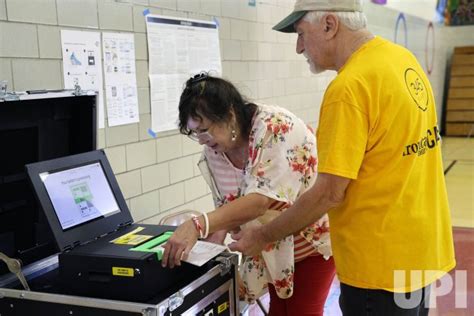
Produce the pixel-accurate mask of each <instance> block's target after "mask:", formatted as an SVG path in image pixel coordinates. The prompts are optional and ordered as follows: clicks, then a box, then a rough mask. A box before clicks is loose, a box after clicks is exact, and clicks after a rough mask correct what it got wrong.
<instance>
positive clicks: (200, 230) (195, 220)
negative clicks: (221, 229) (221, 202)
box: [192, 215, 207, 239]
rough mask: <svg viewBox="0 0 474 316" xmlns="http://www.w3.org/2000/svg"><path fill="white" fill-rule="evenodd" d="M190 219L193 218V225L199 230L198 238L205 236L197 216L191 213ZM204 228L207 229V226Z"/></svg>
mask: <svg viewBox="0 0 474 316" xmlns="http://www.w3.org/2000/svg"><path fill="white" fill-rule="evenodd" d="M192 220H193V223H194V227H196V230H197V231H198V232H199V238H201V239H203V238H205V237H204V235H203V232H202V226H201V223H199V219H198V217H197V216H196V215H193V217H192ZM206 230H207V228H206Z"/></svg>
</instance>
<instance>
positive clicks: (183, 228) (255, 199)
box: [162, 193, 274, 268]
mask: <svg viewBox="0 0 474 316" xmlns="http://www.w3.org/2000/svg"><path fill="white" fill-rule="evenodd" d="M273 202H274V200H273V199H271V198H269V197H267V196H264V195H262V194H258V193H250V194H248V195H245V196H242V197H240V198H238V199H236V200H234V201H232V202H230V203H227V204H225V205H223V206H221V207H219V208H217V209H216V210H214V211H212V212H210V213H207V215H208V217H209V233H213V232H216V231H219V230H227V231H228V230H231V229H233V228H235V227H237V226H240V225H241V224H244V223H247V222H249V221H251V220H253V219H255V218H257V217H259V216H261V215H263V214H264V213H265V211H266V210H267V209H268V207H269V206H270V205H271V204H272V203H273ZM199 222H200V223H201V225H202V227H203V229H204V230H205V229H206V227H205V221H204V217H203V216H200V217H199ZM198 238H199V232H198V231H197V230H196V227H195V226H194V223H193V221H192V220H188V221H186V222H184V223H183V224H181V225H180V226H179V227H178V228H176V230H175V232H174V234H173V235H172V236H171V237H170V239H169V240H168V242H167V243H166V245H165V246H164V248H165V251H164V253H163V259H162V266H163V267H166V266H168V265H169V267H170V268H173V267H174V266H175V265H178V266H179V265H181V259H184V258H186V257H187V255H188V254H189V251H191V249H192V247H193V246H194V244H195V243H196V241H197V239H198Z"/></svg>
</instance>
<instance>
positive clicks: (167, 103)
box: [146, 14, 222, 132]
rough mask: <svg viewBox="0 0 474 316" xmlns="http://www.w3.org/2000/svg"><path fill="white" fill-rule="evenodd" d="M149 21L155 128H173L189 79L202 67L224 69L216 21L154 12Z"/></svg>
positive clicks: (217, 70)
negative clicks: (180, 99) (173, 16)
mask: <svg viewBox="0 0 474 316" xmlns="http://www.w3.org/2000/svg"><path fill="white" fill-rule="evenodd" d="M146 24H147V38H148V56H149V76H150V102H151V122H152V130H153V131H154V132H162V131H168V130H173V129H176V128H177V120H178V103H179V97H180V95H181V92H182V90H183V87H184V84H185V82H186V80H187V79H189V77H190V76H192V75H194V74H196V73H199V72H201V71H211V74H213V75H215V76H220V75H221V73H222V66H221V56H220V47H219V34H218V29H217V24H216V23H215V22H210V21H197V20H190V19H178V18H172V17H165V16H159V15H152V14H149V15H147V16H146Z"/></svg>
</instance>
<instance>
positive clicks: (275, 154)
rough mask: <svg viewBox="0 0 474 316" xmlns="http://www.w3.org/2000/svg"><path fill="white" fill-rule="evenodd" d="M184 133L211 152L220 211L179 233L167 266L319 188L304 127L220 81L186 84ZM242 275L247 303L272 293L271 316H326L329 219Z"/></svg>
mask: <svg viewBox="0 0 474 316" xmlns="http://www.w3.org/2000/svg"><path fill="white" fill-rule="evenodd" d="M179 127H180V131H181V133H183V134H185V135H188V136H189V137H190V138H192V139H194V140H196V141H198V142H199V143H200V144H201V145H206V146H205V147H204V150H203V156H202V159H201V161H200V163H199V166H200V168H201V171H202V175H203V176H204V178H205V179H206V180H207V181H208V184H209V186H210V188H211V191H212V194H213V198H214V201H215V205H216V207H217V208H216V209H215V210H214V211H212V212H210V213H207V214H203V215H201V216H199V217H195V218H193V219H192V220H189V221H187V222H185V223H183V224H182V225H181V226H179V227H178V228H177V229H176V231H175V233H174V234H173V236H172V237H171V238H170V239H169V241H168V242H167V244H166V246H165V253H164V256H163V261H162V263H163V266H167V265H169V266H170V267H174V265H180V262H181V259H182V258H185V257H186V256H187V254H188V253H189V251H190V250H191V248H192V247H193V245H194V244H195V242H196V240H197V239H198V238H199V237H200V238H207V239H208V240H211V241H214V242H219V243H222V242H223V240H224V238H225V235H226V233H227V232H228V231H230V230H233V229H236V228H237V229H238V227H239V226H244V225H261V224H262V223H266V222H268V221H269V220H271V219H273V218H274V217H275V216H278V214H279V213H280V212H281V211H282V210H284V209H286V208H287V207H288V206H289V205H291V204H292V203H293V202H294V201H295V199H296V198H297V197H298V196H299V195H300V194H302V193H303V192H304V191H305V190H306V189H307V188H309V187H310V186H311V185H312V184H313V183H314V181H315V178H316V174H315V171H316V165H317V159H316V140H315V137H314V135H313V134H312V132H311V131H310V130H309V129H308V128H307V126H306V125H305V124H304V122H303V121H302V120H300V119H299V118H297V117H296V116H295V115H293V114H292V113H290V112H289V111H287V110H285V109H283V108H279V107H276V106H265V105H256V104H253V103H250V102H247V101H246V100H244V99H243V97H242V96H241V95H240V93H239V91H238V90H237V89H236V88H235V87H234V86H233V85H232V84H231V83H230V82H228V81H226V80H223V79H221V78H216V77H212V76H208V75H207V74H205V73H201V74H199V75H196V76H194V77H192V78H191V79H189V80H188V81H187V82H186V87H185V89H184V91H183V93H182V94H181V99H180V103H179ZM210 233H211V235H209V234H210ZM208 235H209V236H208ZM239 270H240V273H241V276H242V280H243V287H244V296H245V298H246V299H247V300H248V301H253V300H254V299H256V298H257V297H258V296H259V295H260V294H261V293H262V290H263V289H264V288H265V287H266V285H267V283H268V284H269V285H270V286H269V292H270V314H271V315H322V312H323V307H324V302H325V300H326V297H327V294H328V291H329V288H330V285H331V282H332V279H333V277H334V273H335V270H334V263H333V260H332V257H331V250H330V245H329V227H328V221H327V218H326V217H324V218H322V219H321V220H319V221H318V222H316V223H314V224H313V225H310V226H309V227H307V228H306V229H304V230H302V231H301V232H296V233H295V234H294V235H292V236H288V237H287V238H285V239H284V240H280V241H278V242H276V243H274V244H271V245H268V247H267V249H266V250H265V251H263V252H262V253H261V255H260V256H256V257H246V258H243V264H242V265H241V267H240V269H239Z"/></svg>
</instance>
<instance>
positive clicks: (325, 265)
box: [268, 256, 336, 316]
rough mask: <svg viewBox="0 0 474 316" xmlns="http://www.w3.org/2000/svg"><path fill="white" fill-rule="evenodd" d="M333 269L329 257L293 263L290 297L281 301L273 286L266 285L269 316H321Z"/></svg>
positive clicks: (334, 271) (332, 276) (310, 258)
mask: <svg viewBox="0 0 474 316" xmlns="http://www.w3.org/2000/svg"><path fill="white" fill-rule="evenodd" d="M335 273H336V269H335V267H334V260H333V258H332V257H331V258H330V259H329V260H325V259H324V258H323V256H312V257H308V258H306V259H304V260H302V261H300V262H297V263H296V264H295V276H294V288H293V295H292V296H291V297H290V298H287V299H281V298H279V297H278V295H277V294H276V292H275V288H274V287H273V285H272V284H269V286H268V292H269V293H270V311H269V315H271V316H280V315H281V316H283V315H284V316H300V315H318V316H322V315H323V310H324V303H325V302H326V298H327V296H328V293H329V289H330V288H331V284H332V280H333V279H334V275H335Z"/></svg>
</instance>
